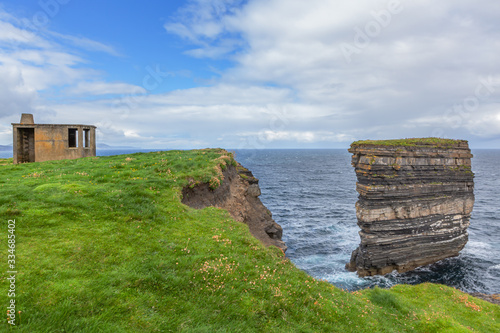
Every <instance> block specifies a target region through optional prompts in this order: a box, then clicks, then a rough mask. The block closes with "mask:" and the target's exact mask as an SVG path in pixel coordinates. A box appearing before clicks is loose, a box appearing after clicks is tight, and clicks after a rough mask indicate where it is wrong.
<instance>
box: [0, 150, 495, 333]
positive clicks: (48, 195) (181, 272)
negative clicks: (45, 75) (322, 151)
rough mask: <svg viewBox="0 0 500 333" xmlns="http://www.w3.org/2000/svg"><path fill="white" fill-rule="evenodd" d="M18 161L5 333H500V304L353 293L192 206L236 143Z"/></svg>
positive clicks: (435, 293) (9, 192) (9, 190)
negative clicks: (12, 311)
mask: <svg viewBox="0 0 500 333" xmlns="http://www.w3.org/2000/svg"><path fill="white" fill-rule="evenodd" d="M11 162H12V160H11V159H10V160H0V191H1V195H0V215H1V221H2V225H3V227H2V228H1V229H0V239H3V240H4V241H3V246H4V258H5V260H4V262H5V264H4V266H3V269H2V272H5V273H2V281H6V277H8V276H7V273H6V271H7V270H8V268H7V249H8V244H7V234H8V229H7V221H8V220H13V219H15V220H16V229H15V235H16V238H15V239H16V252H15V255H16V270H17V271H18V273H17V275H16V297H15V300H16V311H21V313H20V314H19V313H17V317H16V321H15V322H16V326H15V327H13V326H11V325H9V324H8V323H7V320H6V319H5V320H4V321H3V323H0V331H2V332H10V331H19V332H39V333H43V332H51V333H52V332H468V331H471V330H474V331H481V332H497V331H500V323H499V321H500V307H499V306H495V305H492V304H489V303H487V302H484V301H482V300H479V299H476V298H473V297H470V296H468V295H467V294H464V293H462V292H460V291H458V290H455V289H452V288H448V287H445V286H441V285H433V284H422V285H418V286H406V285H403V286H396V287H394V288H392V289H390V290H382V289H373V290H364V291H361V292H354V293H350V292H346V291H343V290H341V289H338V288H336V287H334V286H332V285H330V284H328V283H327V282H324V281H317V280H315V279H313V278H312V277H310V276H308V275H307V274H306V273H304V272H303V271H301V270H299V269H297V268H296V267H295V266H294V265H293V264H292V263H291V262H290V261H289V260H288V259H287V258H286V257H284V256H283V254H282V252H281V251H280V250H279V249H277V248H274V247H270V248H265V247H263V246H262V245H261V244H260V243H259V242H258V241H257V240H255V239H254V238H253V237H252V236H251V234H250V233H249V231H248V227H247V226H246V225H244V224H242V223H238V222H236V221H234V220H233V219H232V218H231V217H230V216H229V214H228V213H227V212H226V211H224V210H221V209H217V208H212V207H211V208H206V209H203V210H195V209H191V208H189V207H187V206H185V205H183V204H182V203H181V202H180V193H181V189H182V187H183V186H190V185H192V184H195V183H197V182H208V183H211V184H213V186H214V187H216V186H217V184H219V183H220V182H221V181H223V179H221V169H223V168H225V167H226V166H227V165H228V164H229V163H233V164H234V161H233V160H232V156H230V154H229V153H227V152H225V151H223V150H217V149H210V150H195V151H168V152H161V153H148V154H131V155H120V156H111V157H99V158H84V159H78V160H63V161H52V162H43V163H29V164H22V165H12V164H11ZM1 288H3V290H2V291H1V292H0V304H2V305H3V306H5V307H6V306H7V304H8V302H9V299H10V298H9V297H8V296H7V292H8V283H7V282H3V283H2V284H1ZM4 309H5V308H4ZM4 311H5V310H4Z"/></svg>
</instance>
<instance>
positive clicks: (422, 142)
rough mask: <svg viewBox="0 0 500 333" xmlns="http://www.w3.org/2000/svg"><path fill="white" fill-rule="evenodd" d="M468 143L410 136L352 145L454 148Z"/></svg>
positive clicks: (357, 142) (358, 142)
mask: <svg viewBox="0 0 500 333" xmlns="http://www.w3.org/2000/svg"><path fill="white" fill-rule="evenodd" d="M464 143H465V144H466V143H467V141H466V140H453V139H442V138H408V139H394V140H360V141H355V142H353V143H352V144H351V147H354V146H362V145H373V146H407V147H408V146H410V147H418V146H426V147H427V146H434V147H439V148H453V147H456V146H458V145H460V144H464Z"/></svg>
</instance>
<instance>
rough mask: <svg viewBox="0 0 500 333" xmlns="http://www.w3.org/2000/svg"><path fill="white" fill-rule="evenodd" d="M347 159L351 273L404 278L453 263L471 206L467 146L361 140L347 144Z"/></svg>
mask: <svg viewBox="0 0 500 333" xmlns="http://www.w3.org/2000/svg"><path fill="white" fill-rule="evenodd" d="M349 152H350V153H352V154H353V156H352V165H353V167H354V168H355V170H356V176H357V179H358V182H357V183H356V190H357V191H358V193H359V200H358V202H357V203H356V215H357V218H358V225H359V227H360V228H361V231H360V232H359V235H360V237H361V244H360V245H359V247H358V248H357V249H356V250H354V251H353V253H352V256H351V261H350V263H348V264H347V265H346V268H347V269H348V270H350V271H353V272H354V271H356V272H357V273H358V275H359V276H370V275H383V274H387V273H390V272H392V271H393V270H397V271H398V272H400V273H401V272H407V271H410V270H413V269H415V268H416V267H419V266H423V265H428V264H432V263H435V262H437V261H439V260H442V259H445V258H448V257H454V256H457V255H458V253H459V251H460V250H462V249H463V247H464V246H465V244H466V243H467V240H468V233H467V228H468V226H469V220H470V215H471V212H472V207H473V205H474V174H473V173H472V171H471V158H472V154H471V151H470V149H469V145H468V143H467V141H465V140H450V139H438V138H423V139H402V140H380V141H372V140H366V141H356V142H354V143H352V144H351V148H350V149H349Z"/></svg>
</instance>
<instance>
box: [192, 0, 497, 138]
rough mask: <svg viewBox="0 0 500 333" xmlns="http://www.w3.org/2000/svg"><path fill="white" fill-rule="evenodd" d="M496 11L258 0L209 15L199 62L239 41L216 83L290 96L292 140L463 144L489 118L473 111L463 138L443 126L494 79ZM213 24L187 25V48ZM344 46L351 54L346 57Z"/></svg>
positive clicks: (490, 7)
mask: <svg viewBox="0 0 500 333" xmlns="http://www.w3.org/2000/svg"><path fill="white" fill-rule="evenodd" d="M204 3H205V4H206V3H218V2H211V1H205V2H204ZM391 3H392V4H391ZM206 6H208V5H206ZM499 13H500V5H499V3H498V2H490V1H486V0H483V1H479V2H474V3H471V2H468V1H451V0H447V1H440V2H439V3H436V2H431V1H429V0H426V1H419V2H409V1H372V0H370V1H368V0H366V1H357V2H345V1H336V0H313V1H307V2H306V1H298V0H297V1H293V0H265V1H264V0H254V1H249V2H248V3H247V4H246V5H244V6H243V7H242V8H240V9H239V10H233V11H229V12H224V13H223V16H222V17H214V16H212V17H210V19H211V20H214V21H216V23H217V24H218V27H219V29H218V30H213V32H214V33H212V34H211V35H210V38H211V40H215V41H216V42H215V43H212V44H209V45H208V46H205V47H204V48H203V52H200V53H197V54H196V55H197V56H198V57H200V56H202V55H203V53H204V54H206V55H207V57H210V52H211V51H210V47H213V48H214V51H213V52H215V53H217V52H220V51H221V49H220V45H221V44H222V43H223V41H224V39H226V38H233V36H234V35H239V36H242V37H243V38H244V41H243V42H242V43H240V44H239V45H237V46H239V47H241V48H240V49H239V50H238V52H237V53H236V55H231V56H232V59H233V60H234V61H235V62H236V65H235V66H234V67H233V68H231V69H229V70H228V71H226V72H225V73H224V74H223V76H222V79H221V80H222V82H225V83H226V84H235V83H238V84H239V85H242V84H243V83H246V84H249V85H252V86H258V85H262V84H272V85H274V86H275V87H279V88H281V89H287V90H289V91H290V92H293V94H294V95H293V96H292V97H291V98H290V99H289V101H290V100H291V99H294V103H295V104H296V105H298V106H300V107H301V108H302V109H304V110H308V111H307V112H308V114H306V115H304V116H303V117H302V118H301V119H302V123H301V127H302V128H301V131H299V132H297V133H309V132H310V131H311V129H314V130H313V132H314V133H321V131H325V130H331V131H333V133H341V134H343V135H345V136H346V137H360V138H364V137H372V138H376V137H407V136H430V135H432V134H433V133H435V132H436V129H440V130H441V132H442V133H443V135H445V136H446V135H447V136H452V135H459V136H461V137H463V138H466V139H467V138H470V137H474V136H478V135H479V131H478V130H476V129H475V128H479V127H478V126H479V125H477V124H476V122H478V119H480V121H481V123H484V124H486V123H487V122H486V119H489V117H490V116H488V115H487V114H486V113H484V112H482V111H478V112H477V114H476V117H475V120H474V119H473V118H470V119H465V118H464V119H463V124H461V126H460V128H461V131H456V130H455V128H451V127H450V126H449V125H446V122H443V121H442V119H443V117H444V115H445V113H446V112H447V109H449V108H450V107H452V106H453V105H454V104H456V103H461V102H462V101H463V100H464V99H465V98H467V97H468V96H470V95H471V94H474V89H475V88H476V86H477V84H478V82H479V80H480V79H481V78H484V77H488V76H490V75H495V74H496V75H498V73H499V72H498V68H500V66H499V65H500V59H499V58H498V56H497V55H498V53H499V52H500V42H499V40H500V29H498V26H499V23H498V22H500V17H499ZM209 22H210V21H209V20H208V21H207V20H198V21H196V22H195V23H193V21H192V20H191V21H190V20H185V21H183V23H184V24H185V25H186V27H187V29H188V30H189V31H190V33H191V37H190V40H193V41H198V40H205V39H206V38H205V36H204V35H203V34H201V33H200V34H198V33H197V31H202V30H203V29H200V28H199V27H200V26H208V23H209ZM189 24H193V25H192V26H191V27H193V28H192V29H189V26H190V25H189ZM195 26H196V27H198V28H196V29H195V28H194V27H195ZM374 28H375V29H374ZM215 32H217V34H215ZM343 44H349V45H351V46H352V47H354V48H356V52H355V53H353V54H352V55H351V58H350V59H346V57H345V55H344V53H343V52H342V48H341V46H342V45H343ZM233 45H235V44H233ZM228 53H231V54H234V50H230V51H228ZM219 56H220V54H219ZM347 60H351V61H350V62H349V61H347ZM498 89H499V90H500V86H499V87H498ZM495 102H498V98H497V99H495V97H494V96H492V97H491V98H490V99H489V100H483V101H481V104H482V108H487V107H488V106H489V105H491V104H492V103H495ZM319 115H321V116H319ZM424 120H425V121H424ZM292 133H295V132H292ZM485 133H488V134H485ZM495 133H496V130H490V131H482V134H481V135H483V136H484V135H495ZM273 135H274V134H273ZM276 135H278V137H279V135H283V133H281V134H280V133H278V134H276ZM270 137H271V136H270ZM305 137H306V138H311V139H310V141H315V140H320V138H321V137H322V136H321V135H319V134H318V135H315V136H312V135H310V136H308V135H306V136H305ZM288 138H289V139H291V140H294V139H295V140H297V141H298V140H301V139H303V138H304V136H301V135H296V136H293V135H288ZM331 138H332V140H338V138H335V137H333V136H332V137H331ZM308 140H309V139H308ZM338 141H339V140H338Z"/></svg>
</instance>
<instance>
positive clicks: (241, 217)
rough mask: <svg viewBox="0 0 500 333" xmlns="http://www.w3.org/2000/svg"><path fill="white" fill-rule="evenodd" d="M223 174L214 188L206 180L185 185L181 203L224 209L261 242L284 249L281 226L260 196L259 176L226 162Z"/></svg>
mask: <svg viewBox="0 0 500 333" xmlns="http://www.w3.org/2000/svg"><path fill="white" fill-rule="evenodd" d="M223 175H224V180H223V181H222V184H221V185H220V186H219V187H218V188H217V189H215V190H212V189H211V188H210V186H209V184H206V183H205V184H198V185H196V186H194V187H193V188H190V187H185V188H184V189H183V190H182V203H184V204H185V205H188V206H190V207H192V208H196V209H202V208H205V207H209V206H214V207H219V208H222V209H225V210H227V211H228V212H229V213H230V214H231V216H232V217H233V218H234V219H235V220H236V221H239V222H243V223H245V224H247V225H248V227H249V229H250V232H251V233H252V235H253V236H254V237H255V238H257V239H258V240H260V241H261V242H262V243H263V244H264V245H266V246H270V245H274V246H276V247H278V248H280V249H282V250H283V251H286V248H287V247H286V245H285V243H284V242H283V241H282V240H281V236H282V235H283V229H282V228H281V226H280V225H279V224H278V223H276V222H275V221H274V220H273V218H272V214H271V212H270V211H269V210H268V209H267V208H266V207H265V206H264V204H263V203H262V202H261V201H260V199H259V195H260V188H259V185H258V182H259V180H258V179H256V178H255V177H254V176H253V175H252V173H251V172H250V171H249V170H247V169H245V168H244V167H242V166H241V165H238V166H236V167H234V166H232V165H229V166H228V167H227V168H226V170H224V171H223Z"/></svg>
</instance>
